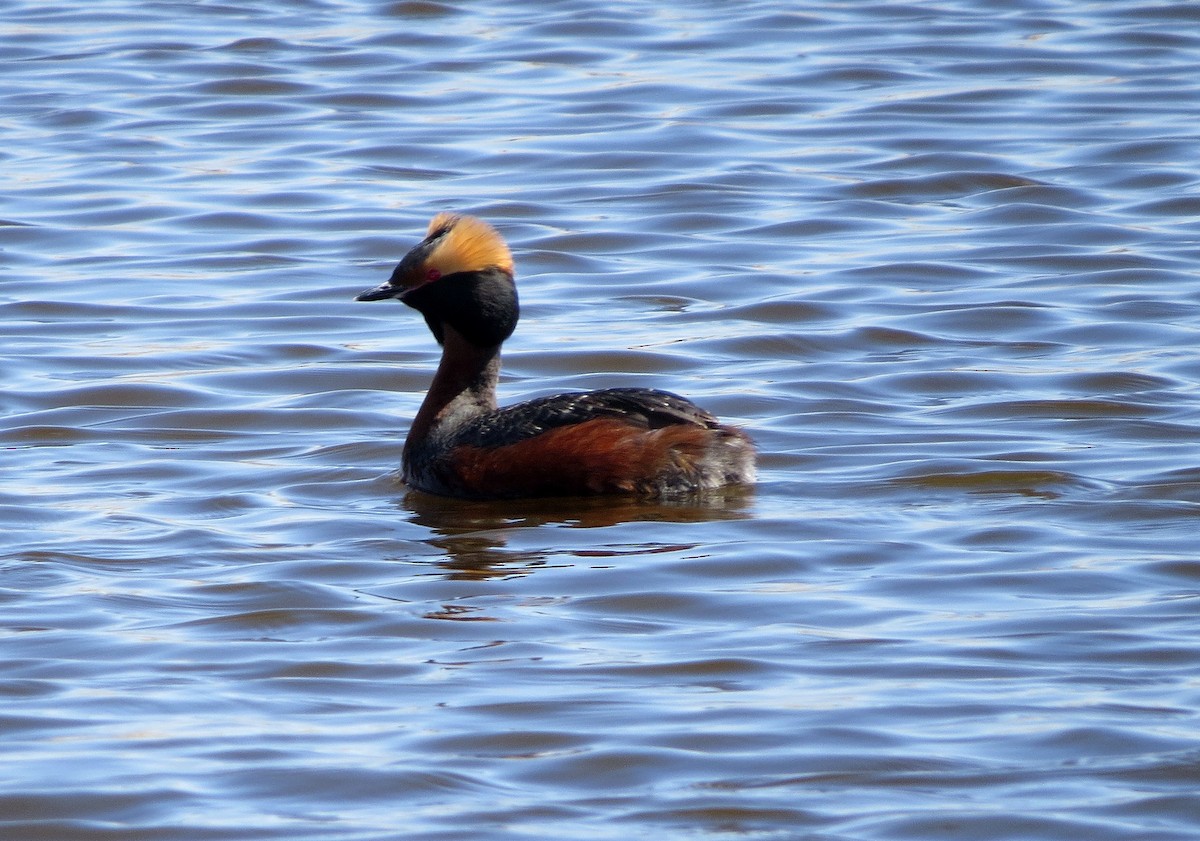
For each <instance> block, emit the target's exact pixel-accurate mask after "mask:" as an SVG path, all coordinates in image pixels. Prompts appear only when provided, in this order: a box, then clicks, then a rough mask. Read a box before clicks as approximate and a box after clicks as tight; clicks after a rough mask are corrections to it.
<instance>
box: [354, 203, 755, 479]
mask: <svg viewBox="0 0 1200 841" xmlns="http://www.w3.org/2000/svg"><path fill="white" fill-rule="evenodd" d="M390 298H396V299H399V300H400V301H401V302H403V303H404V304H407V305H408V306H409V307H412V308H413V309H415V310H417V312H419V313H421V315H423V316H424V317H425V323H426V324H427V325H428V327H429V330H430V332H431V333H433V337H434V339H435V340H436V341H437V343H438V344H439V345H441V348H442V355H441V360H440V362H439V363H438V366H437V370H436V372H435V374H434V376H433V380H432V382H431V384H430V386H429V390H428V392H427V394H426V396H425V399H424V401H423V402H422V403H421V406H420V408H419V409H418V411H417V414H416V416H415V417H414V418H413V421H412V425H411V427H410V429H409V432H408V437H407V439H406V440H405V442H404V449H403V452H402V455H401V475H402V478H403V480H404V482H405V483H406V484H407V485H408V486H409V487H410V488H414V489H416V490H419V491H424V492H426V493H432V494H437V495H440V496H449V497H462V498H470V499H504V498H524V497H528V498H533V497H550V496H560V497H568V496H585V495H586V496H591V495H597V494H630V495H639V496H643V497H658V498H665V497H676V496H679V495H681V494H695V493H698V492H704V491H710V490H714V489H717V488H724V487H727V486H738V485H750V484H753V482H754V481H755V461H756V453H755V447H754V444H753V443H752V441H751V439H750V437H749V436H748V435H747V434H746V433H745V432H744V431H742V430H741V429H739V428H737V427H734V426H730V425H726V424H724V423H721V422H720V421H719V420H718V419H717V418H716V417H715V416H713V415H712V414H710V413H709V412H707V411H705V410H704V409H701V408H700V407H699V406H697V405H696V404H694V403H692V402H691V401H690V400H687V399H685V398H683V397H680V396H679V395H677V394H673V393H671V392H668V391H660V390H658V389H650V388H608V389H601V390H598V391H587V392H572V393H564V394H555V395H553V396H548V397H539V398H536V399H533V400H529V401H527V402H524V403H518V404H516V405H513V406H508V407H505V408H500V407H499V406H498V404H497V400H496V385H497V382H498V381H499V377H500V348H501V345H502V344H503V343H504V341H505V340H506V339H508V338H509V337H510V336H511V335H512V333H513V331H514V330H515V329H516V326H517V319H518V316H519V314H520V306H519V303H518V299H517V287H516V283H515V280H514V269H513V258H512V254H511V252H510V251H509V248H508V245H507V244H506V243H505V241H504V239H503V238H502V237H501V235H500V234H499V233H498V232H497V231H496V229H495V228H494V227H492V226H491V225H490V224H488V223H487V222H485V221H483V220H482V219H479V218H478V217H475V216H469V215H464V214H457V213H439V214H437V215H436V216H434V217H433V220H432V221H431V222H430V223H429V228H428V230H427V231H426V235H425V238H424V239H423V240H422V241H421V242H420V243H418V244H417V245H416V246H414V247H413V248H412V249H411V250H410V251H409V252H408V253H407V254H406V255H405V256H404V258H403V259H402V260H401V261H400V262H399V264H398V265H397V266H396V268H395V270H394V271H393V272H392V274H391V276H390V277H389V278H388V279H387V280H386V281H385V282H384V283H381V284H380V285H378V286H376V287H374V288H372V289H368V290H366V291H365V292H362V293H361V294H359V295H358V296H357V297H356V298H355V300H357V301H381V300H387V299H390Z"/></svg>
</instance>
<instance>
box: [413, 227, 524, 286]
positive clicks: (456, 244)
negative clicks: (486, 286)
mask: <svg viewBox="0 0 1200 841" xmlns="http://www.w3.org/2000/svg"><path fill="white" fill-rule="evenodd" d="M446 229H449V230H446ZM441 230H446V234H445V235H444V236H443V237H442V239H441V242H439V243H438V244H437V246H436V247H434V249H433V251H432V253H430V255H429V256H428V257H427V258H426V259H425V265H426V267H428V268H431V269H437V270H438V272H440V273H441V274H442V275H448V274H454V273H455V272H478V271H482V270H483V269H487V268H492V267H493V266H494V267H496V268H499V269H503V270H504V271H506V272H508V273H509V274H512V270H513V262H512V254H511V253H510V252H509V250H508V246H507V245H506V244H505V243H504V240H503V239H502V238H501V236H500V234H498V233H497V232H496V229H495V228H493V227H492V226H491V225H489V224H488V223H487V222H484V221H483V220H482V219H477V218H475V217H474V216H456V215H455V214H453V213H439V214H438V215H437V216H435V217H433V221H432V222H430V223H429V234H427V236H432V235H433V234H436V233H437V232H438V231H441Z"/></svg>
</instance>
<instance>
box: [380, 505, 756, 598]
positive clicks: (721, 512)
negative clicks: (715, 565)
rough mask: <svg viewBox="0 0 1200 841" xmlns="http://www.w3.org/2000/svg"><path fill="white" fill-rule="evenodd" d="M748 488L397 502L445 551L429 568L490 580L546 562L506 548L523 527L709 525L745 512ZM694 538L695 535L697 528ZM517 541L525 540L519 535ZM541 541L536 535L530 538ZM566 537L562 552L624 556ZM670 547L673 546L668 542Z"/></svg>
mask: <svg viewBox="0 0 1200 841" xmlns="http://www.w3.org/2000/svg"><path fill="white" fill-rule="evenodd" d="M753 498H754V492H753V489H752V488H729V489H724V490H721V491H715V492H708V493H705V494H693V495H688V496H686V497H681V498H679V499H670V500H649V499H643V498H638V497H633V496H630V497H626V496H604V497H561V498H547V499H520V500H463V499H452V498H448V497H440V496H434V495H432V494H426V493H422V492H420V491H408V492H407V493H405V495H404V497H403V499H402V500H401V501H400V502H399V503H398V507H400V508H402V509H404V510H406V511H407V512H409V517H408V519H409V521H410V522H411V523H413V524H416V525H420V526H423V527H425V528H427V529H429V531H430V532H431V536H430V537H429V538H427V539H426V540H425V541H423V542H425V543H427V544H428V545H430V546H433V547H436V548H437V549H439V550H440V551H442V552H444V553H445V556H446V557H445V559H444V560H441V561H438V562H437V566H438V567H439V568H441V569H443V570H445V571H446V572H447V573H450V574H451V575H452V576H453V577H458V578H490V577H497V576H512V575H522V574H528V573H529V572H532V571H533V570H534V569H536V568H537V567H539V566H545V565H546V563H547V562H546V554H547V552H546V549H545V548H543V547H541V546H539V547H538V548H532V549H522V548H520V547H518V546H514V545H513V544H514V542H518V541H517V540H516V538H517V537H518V535H526V534H528V530H530V529H544V528H547V527H549V528H558V529H604V528H610V527H614V526H620V525H623V524H628V523H695V524H704V523H713V522H719V521H728V520H745V519H749V518H750V517H751V516H752V511H751V508H752V502H753ZM697 537H700V538H702V537H703V535H702V533H697ZM519 542H520V543H527V542H528V541H527V539H525V538H522V539H521V540H520V541H519ZM538 542H539V543H541V542H542V541H538ZM587 543H588V541H586V540H580V539H573V540H571V541H570V544H571V546H572V547H573V548H571V549H570V550H569V552H570V554H573V555H578V556H581V557H582V556H584V555H586V556H587V557H589V558H598V557H615V556H617V555H625V554H628V553H629V551H630V549H631V547H630V545H629V544H625V545H623V546H622V548H621V549H619V550H618V549H612V548H605V547H602V546H600V547H590V548H583V547H585V546H586V544H587ZM662 546H663V544H662V543H657V542H650V541H647V542H645V543H644V544H639V545H638V548H637V551H639V552H648V553H653V552H656V551H662ZM675 548H677V547H675Z"/></svg>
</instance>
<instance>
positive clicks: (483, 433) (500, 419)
mask: <svg viewBox="0 0 1200 841" xmlns="http://www.w3.org/2000/svg"><path fill="white" fill-rule="evenodd" d="M596 418H621V419H623V420H625V421H627V422H628V423H630V424H631V425H633V426H637V427H640V428H643V429H659V428H661V427H664V426H672V425H675V424H685V425H692V426H700V427H705V428H712V427H714V426H716V425H717V419H716V418H715V417H713V416H712V415H711V414H709V413H708V412H706V411H704V410H703V409H701V408H700V407H699V406H697V405H696V404H694V403H692V402H691V401H690V400H687V399H685V398H683V397H680V396H679V395H677V394H671V393H670V392H667V391H658V390H657V389H650V388H609V389H603V390H601V391H587V392H577V393H571V394H555V395H552V396H550V397H539V398H537V399H535V400H529V401H527V402H525V403H518V404H517V405H515V406H510V407H508V408H505V409H498V410H496V411H494V412H488V413H487V414H485V415H482V416H480V417H478V418H476V419H475V420H473V421H472V422H471V423H470V424H468V425H467V426H466V427H464V428H463V429H461V430H460V431H459V433H458V434H457V435H456V436H455V438H456V439H457V441H456V443H457V444H466V445H469V446H474V447H502V446H504V445H506V444H513V443H516V442H518V441H523V440H525V439H527V438H532V437H534V436H535V435H540V434H541V433H543V432H546V431H547V430H550V429H555V428H557V427H561V426H568V425H570V424H575V423H583V422H584V421H588V420H594V419H596Z"/></svg>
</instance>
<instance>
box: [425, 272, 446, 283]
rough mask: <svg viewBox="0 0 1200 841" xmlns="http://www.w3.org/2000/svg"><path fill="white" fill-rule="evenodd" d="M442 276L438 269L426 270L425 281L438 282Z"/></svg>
mask: <svg viewBox="0 0 1200 841" xmlns="http://www.w3.org/2000/svg"><path fill="white" fill-rule="evenodd" d="M441 276H442V273H441V272H439V271H438V270H437V269H426V270H425V280H427V281H429V280H437V279H438V278H439V277H441Z"/></svg>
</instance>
